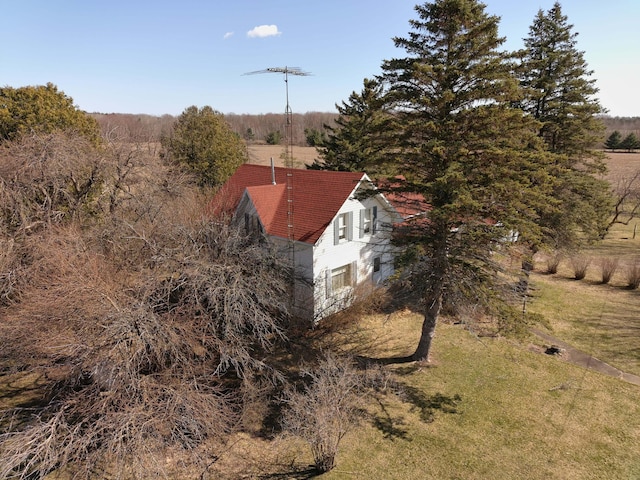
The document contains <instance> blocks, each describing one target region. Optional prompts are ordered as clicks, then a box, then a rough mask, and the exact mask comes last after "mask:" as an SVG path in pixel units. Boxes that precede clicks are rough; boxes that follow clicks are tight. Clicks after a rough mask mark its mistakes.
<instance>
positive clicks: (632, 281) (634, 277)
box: [627, 260, 640, 290]
mask: <svg viewBox="0 0 640 480" xmlns="http://www.w3.org/2000/svg"><path fill="white" fill-rule="evenodd" d="M627 286H628V287H629V288H630V289H631V290H636V289H637V288H638V287H640V261H639V260H636V261H635V262H633V263H632V264H630V265H629V266H627Z"/></svg>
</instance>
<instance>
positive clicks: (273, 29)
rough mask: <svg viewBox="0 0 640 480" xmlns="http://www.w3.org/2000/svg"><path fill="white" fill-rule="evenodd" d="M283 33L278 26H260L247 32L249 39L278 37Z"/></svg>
mask: <svg viewBox="0 0 640 480" xmlns="http://www.w3.org/2000/svg"><path fill="white" fill-rule="evenodd" d="M281 33H282V32H280V31H278V26H277V25H258V26H257V27H254V28H253V29H252V30H249V31H248V32H247V37H249V38H264V37H276V36H278V35H280V34H281Z"/></svg>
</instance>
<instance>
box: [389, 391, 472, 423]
mask: <svg viewBox="0 0 640 480" xmlns="http://www.w3.org/2000/svg"><path fill="white" fill-rule="evenodd" d="M401 396H402V397H403V400H405V401H406V402H408V403H410V404H411V410H412V411H417V412H418V414H419V415H420V419H421V420H422V421H423V422H425V423H431V422H433V421H434V419H435V415H436V413H437V412H442V413H450V414H458V413H461V412H460V410H459V404H460V402H462V397H461V396H460V395H458V394H455V395H453V396H448V395H444V394H442V393H439V392H438V393H434V394H432V395H427V394H426V393H424V392H423V391H421V390H420V389H418V388H415V387H411V386H408V385H405V386H404V387H403V390H402V392H401Z"/></svg>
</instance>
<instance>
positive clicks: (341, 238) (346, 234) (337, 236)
mask: <svg viewBox="0 0 640 480" xmlns="http://www.w3.org/2000/svg"><path fill="white" fill-rule="evenodd" d="M352 219H353V212H346V213H341V214H339V215H338V216H337V217H336V219H335V220H334V223H333V226H334V231H333V243H334V244H335V245H337V244H339V243H342V242H346V241H349V240H351V230H352V227H351V224H352V222H353V220H352Z"/></svg>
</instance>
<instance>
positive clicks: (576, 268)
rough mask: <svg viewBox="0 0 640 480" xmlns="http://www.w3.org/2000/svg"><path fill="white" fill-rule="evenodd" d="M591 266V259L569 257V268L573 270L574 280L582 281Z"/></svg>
mask: <svg viewBox="0 0 640 480" xmlns="http://www.w3.org/2000/svg"><path fill="white" fill-rule="evenodd" d="M589 265H591V258H589V257H585V256H584V255H574V256H572V257H571V268H573V277H574V278H575V279H576V280H582V279H583V278H584V277H586V276H587V270H588V269H589Z"/></svg>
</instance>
